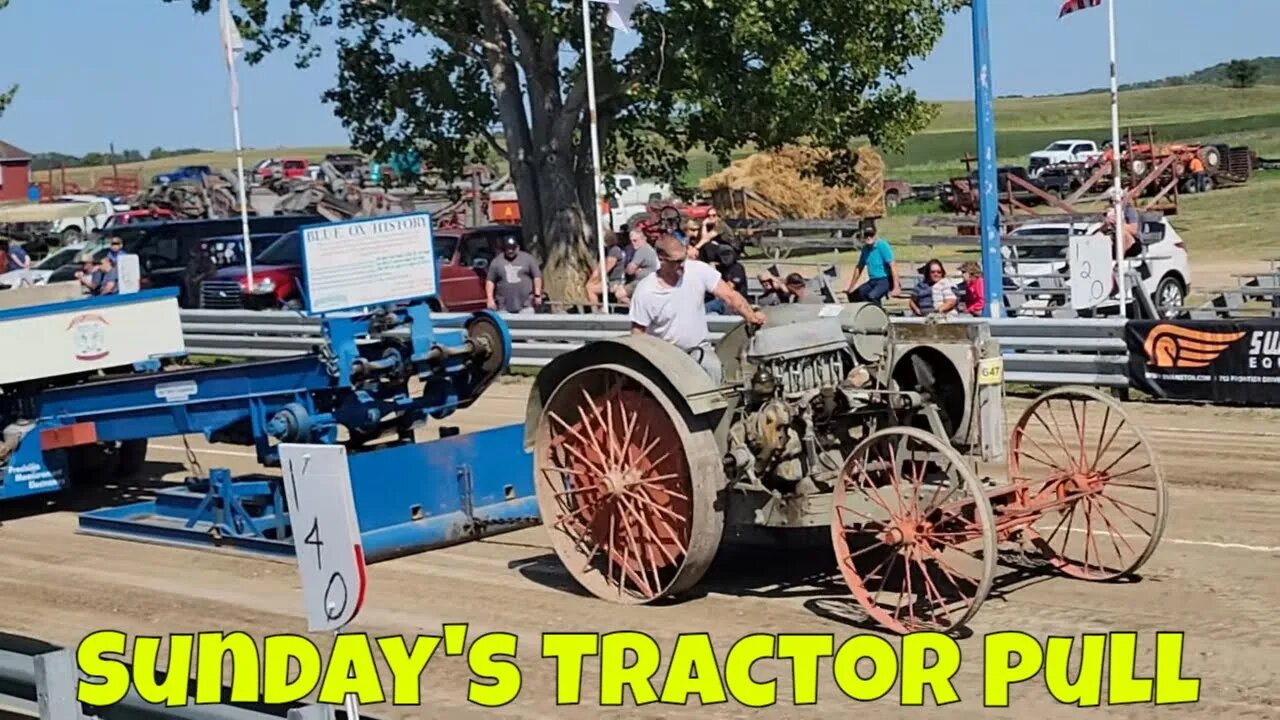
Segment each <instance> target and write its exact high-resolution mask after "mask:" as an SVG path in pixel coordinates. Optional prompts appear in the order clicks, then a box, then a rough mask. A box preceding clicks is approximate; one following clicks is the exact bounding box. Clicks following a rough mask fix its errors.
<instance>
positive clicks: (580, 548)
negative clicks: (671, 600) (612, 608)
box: [534, 365, 725, 604]
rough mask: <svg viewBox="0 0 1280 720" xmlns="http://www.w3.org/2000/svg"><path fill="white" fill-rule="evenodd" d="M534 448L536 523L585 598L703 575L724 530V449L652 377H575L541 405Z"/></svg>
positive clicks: (661, 588) (594, 371)
mask: <svg viewBox="0 0 1280 720" xmlns="http://www.w3.org/2000/svg"><path fill="white" fill-rule="evenodd" d="M536 452H537V456H536V457H535V459H534V472H535V474H536V477H535V483H536V486H537V495H538V508H539V511H540V513H541V516H542V522H543V524H544V525H545V526H546V527H547V528H548V529H549V531H550V534H551V542H552V546H553V547H554V548H555V551H556V554H557V555H558V556H559V558H560V561H561V562H562V563H564V565H565V567H566V569H568V571H569V573H570V575H572V576H573V578H574V580H576V581H577V582H578V583H579V584H580V585H582V586H583V587H584V588H585V589H587V590H588V591H590V592H591V593H592V594H594V595H596V596H597V597H600V598H603V599H605V600H609V601H612V602H618V603H626V604H641V603H648V602H653V601H654V600H657V599H659V598H662V597H666V596H671V595H675V594H678V593H680V592H683V591H684V590H687V589H689V588H690V587H692V586H693V585H694V584H695V583H696V582H697V581H698V580H699V579H700V578H701V577H702V575H703V573H704V572H706V569H707V567H708V566H709V565H710V564H711V561H712V559H713V558H714V557H715V553H716V550H717V549H718V548H719V545H720V537H721V535H722V533H723V530H724V517H723V515H722V514H721V512H720V511H719V510H718V509H717V508H716V506H715V503H716V496H717V494H718V493H719V491H720V490H721V489H722V488H723V487H724V484H725V483H724V469H723V464H722V460H721V456H720V453H719V451H718V450H717V447H716V443H715V440H714V438H713V437H712V435H711V433H710V431H707V430H696V431H695V430H694V429H692V428H690V426H689V423H688V422H687V421H686V420H685V418H684V416H683V415H682V414H681V412H680V411H679V410H678V409H677V408H676V407H675V405H674V404H673V403H672V402H671V401H670V400H669V399H668V398H667V397H666V396H665V393H663V391H662V390H661V389H660V388H658V386H657V385H655V384H654V383H653V382H651V381H650V380H649V379H648V378H646V377H644V376H643V375H642V374H640V373H637V372H635V371H634V370H631V369H629V368H626V367H623V366H620V365H603V366H596V367H590V368H586V369H584V370H579V371H578V372H576V373H574V374H573V375H570V376H569V377H568V378H567V379H566V380H565V381H564V382H562V383H561V384H560V385H559V386H558V387H557V388H556V389H555V391H554V392H553V393H552V394H551V397H550V398H549V399H548V401H547V403H546V406H545V410H544V411H543V415H542V418H541V420H540V423H539V427H538V432H537V448H536Z"/></svg>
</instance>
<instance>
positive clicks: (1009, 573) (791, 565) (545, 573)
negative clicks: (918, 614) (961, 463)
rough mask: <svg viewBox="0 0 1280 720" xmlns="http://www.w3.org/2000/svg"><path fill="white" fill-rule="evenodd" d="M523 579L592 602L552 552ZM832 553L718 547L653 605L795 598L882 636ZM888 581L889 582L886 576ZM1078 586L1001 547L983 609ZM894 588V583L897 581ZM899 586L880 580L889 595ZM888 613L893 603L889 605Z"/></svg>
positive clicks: (515, 565)
mask: <svg viewBox="0 0 1280 720" xmlns="http://www.w3.org/2000/svg"><path fill="white" fill-rule="evenodd" d="M508 567H509V568H510V569H513V570H516V571H517V572H519V573H520V574H521V575H522V576H524V578H525V579H526V580H529V581H530V582H534V583H537V584H539V585H542V586H544V587H548V588H551V589H554V590H559V591H562V592H565V593H568V594H571V595H576V596H578V597H582V598H593V596H592V595H591V593H589V592H587V591H586V590H585V589H583V588H582V586H580V585H579V584H578V583H577V581H575V580H574V579H573V577H572V576H571V574H570V573H569V571H568V570H567V569H566V568H565V567H564V565H563V564H562V563H561V562H560V559H559V558H558V557H556V555H555V554H554V553H539V554H537V555H531V556H529V557H526V558H522V559H519V560H513V561H512V562H510V563H509V564H508ZM837 567H838V566H837V564H836V559H835V553H834V552H833V551H832V550H831V548H830V546H827V547H825V548H817V547H814V548H809V549H806V551H805V552H796V551H795V550H794V549H792V550H790V551H786V550H779V549H777V548H761V547H753V546H741V545H725V546H722V547H721V549H720V551H719V554H718V555H717V556H716V559H715V561H714V562H713V564H712V566H711V568H710V569H709V570H708V571H707V574H706V575H705V576H703V578H702V580H701V581H700V582H699V583H698V584H697V585H696V586H694V587H693V588H692V589H690V590H689V591H687V592H686V593H684V594H683V595H682V596H680V597H678V598H664V599H661V600H658V601H655V602H653V603H651V605H653V606H670V605H679V604H681V603H685V602H689V601H692V600H699V599H702V598H704V597H706V596H708V595H712V594H718V595H730V596H733V597H743V598H761V599H769V600H799V601H801V603H802V606H803V607H804V608H805V610H807V611H808V612H810V613H812V614H813V615H815V616H817V617H819V618H822V619H823V620H826V621H828V622H831V623H836V624H840V625H844V626H846V627H850V628H854V629H856V630H858V631H861V632H875V633H880V634H885V633H886V631H885V628H884V627H883V626H882V625H880V623H878V622H877V621H875V620H874V619H872V618H871V617H870V616H869V615H868V614H867V612H866V611H865V609H864V608H863V607H862V605H860V604H859V602H858V601H857V600H856V599H855V598H854V597H853V595H852V594H851V593H850V590H849V587H848V585H846V584H845V581H844V578H843V577H842V576H841V574H840V572H839V571H838V569H837ZM890 580H892V578H890ZM1045 581H1055V582H1081V581H1079V580H1073V579H1072V578H1069V577H1066V576H1064V575H1061V574H1059V573H1058V572H1057V571H1055V570H1054V568H1053V567H1052V566H1050V565H1049V564H1048V563H1047V562H1045V561H1043V560H1041V559H1039V558H1037V557H1033V556H1028V555H1026V554H1024V553H1021V552H1018V551H1016V550H1013V551H1010V550H1005V549H1002V550H1001V553H1000V555H999V558H998V559H997V564H996V576H995V578H994V579H993V581H992V586H991V589H990V591H989V592H988V593H987V597H986V600H984V601H983V605H982V607H981V608H979V610H978V613H977V615H978V616H981V615H982V613H983V611H984V610H985V609H988V608H990V607H992V606H995V605H999V604H1003V603H1006V602H1009V599H1010V597H1011V596H1012V595H1014V594H1015V593H1016V592H1017V591H1019V590H1022V589H1024V588H1027V587H1031V586H1033V585H1036V584H1039V583H1042V582H1045ZM1143 581H1144V579H1143V578H1142V577H1141V576H1134V577H1129V578H1123V579H1120V580H1116V581H1114V582H1116V583H1137V582H1143ZM899 584H900V583H899ZM899 584H893V583H890V582H886V587H885V590H886V591H887V592H888V593H889V595H892V594H893V593H896V592H897V591H898V589H899ZM888 611H889V612H890V613H892V612H893V604H892V601H890V604H889V609H888ZM973 634H974V633H973V631H972V630H970V629H969V628H961V629H960V630H958V631H954V632H952V633H951V635H952V636H953V637H956V638H957V639H964V638H967V637H971V636H972V635H973Z"/></svg>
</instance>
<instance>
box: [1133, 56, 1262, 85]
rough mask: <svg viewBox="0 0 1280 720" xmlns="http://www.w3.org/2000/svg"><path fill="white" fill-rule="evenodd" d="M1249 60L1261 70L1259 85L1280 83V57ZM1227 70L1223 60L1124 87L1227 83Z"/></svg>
mask: <svg viewBox="0 0 1280 720" xmlns="http://www.w3.org/2000/svg"><path fill="white" fill-rule="evenodd" d="M1249 62H1251V63H1254V64H1256V65H1257V66H1258V69H1259V70H1260V71H1261V74H1260V75H1259V76H1258V84H1259V85H1280V57H1259V58H1253V59H1252V60H1250V61H1249ZM1226 70H1227V63H1225V62H1223V63H1218V64H1217V65H1214V66H1212V67H1207V68H1204V69H1202V70H1197V71H1195V72H1193V73H1189V74H1187V75H1173V76H1170V77H1167V78H1164V79H1162V80H1152V81H1150V82H1142V83H1131V84H1127V85H1123V86H1122V87H1123V88H1124V89H1135V90H1136V89H1141V88H1153V87H1169V86H1178V85H1226V84H1228V80H1227V73H1226Z"/></svg>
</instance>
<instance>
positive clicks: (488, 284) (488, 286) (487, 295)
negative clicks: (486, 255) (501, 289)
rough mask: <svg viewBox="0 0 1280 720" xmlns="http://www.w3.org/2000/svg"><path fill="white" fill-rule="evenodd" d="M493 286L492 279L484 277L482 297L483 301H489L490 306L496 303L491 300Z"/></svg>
mask: <svg viewBox="0 0 1280 720" xmlns="http://www.w3.org/2000/svg"><path fill="white" fill-rule="evenodd" d="M495 287H496V286H495V285H494V284H493V281H492V280H488V279H486V280H485V281H484V299H485V302H487V303H489V307H491V308H492V307H493V306H494V305H495V304H496V303H495V302H494V301H493V291H494V288H495Z"/></svg>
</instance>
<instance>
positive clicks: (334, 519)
mask: <svg viewBox="0 0 1280 720" xmlns="http://www.w3.org/2000/svg"><path fill="white" fill-rule="evenodd" d="M280 465H281V466H282V467H283V468H284V485H285V497H286V499H287V500H288V503H289V524H290V526H291V527H292V528H293V546H294V552H295V554H296V556H297V562H298V572H299V574H300V575H301V576H302V596H303V602H304V606H305V610H306V615H307V629H308V630H310V631H311V632H329V631H332V632H334V633H340V632H341V631H342V628H343V627H345V626H346V625H347V624H349V623H350V622H351V621H352V620H353V619H355V616H356V614H357V613H359V612H360V607H361V606H362V605H363V604H364V597H365V587H366V579H365V578H366V575H365V562H364V549H363V547H362V546H361V543H360V527H359V525H358V523H357V521H356V506H355V500H354V498H353V497H352V492H351V475H350V470H349V468H348V466H347V449H346V448H345V447H343V446H342V445H307V444H295V443H281V444H280ZM345 706H346V711H347V717H349V718H353V720H357V719H358V718H359V717H360V714H359V713H360V708H359V703H358V702H357V700H356V696H354V695H348V696H347V697H346V701H345Z"/></svg>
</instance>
